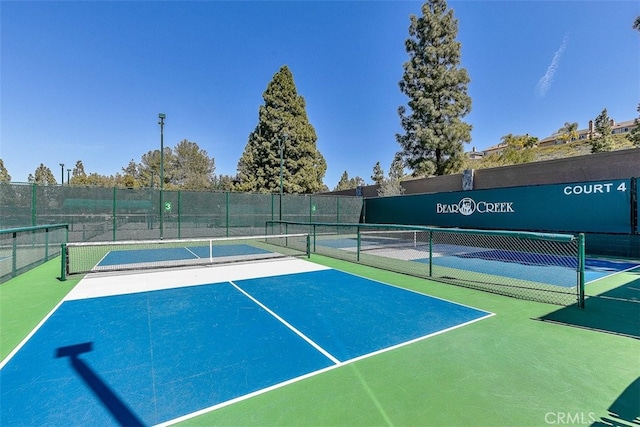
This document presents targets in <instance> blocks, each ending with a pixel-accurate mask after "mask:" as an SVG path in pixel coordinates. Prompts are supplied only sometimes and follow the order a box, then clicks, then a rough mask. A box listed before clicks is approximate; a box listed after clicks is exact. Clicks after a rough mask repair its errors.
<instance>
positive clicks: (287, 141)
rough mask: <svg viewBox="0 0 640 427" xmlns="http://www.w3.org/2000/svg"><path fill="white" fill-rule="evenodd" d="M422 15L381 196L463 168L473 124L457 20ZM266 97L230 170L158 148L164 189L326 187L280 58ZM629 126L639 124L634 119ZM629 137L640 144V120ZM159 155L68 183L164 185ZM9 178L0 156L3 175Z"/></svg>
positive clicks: (603, 133)
mask: <svg viewBox="0 0 640 427" xmlns="http://www.w3.org/2000/svg"><path fill="white" fill-rule="evenodd" d="M421 12H422V14H421V16H415V15H411V16H410V17H409V20H410V23H409V37H408V38H407V39H406V41H405V50H406V52H407V54H408V56H409V59H408V61H407V62H405V63H404V64H403V66H402V67H403V74H402V79H401V80H400V82H399V84H398V85H399V89H400V91H401V92H402V93H403V94H404V95H406V97H407V98H408V101H407V104H406V105H401V106H400V107H398V115H399V117H400V124H401V127H402V129H403V131H404V132H403V133H399V134H396V136H395V139H396V142H397V144H398V145H399V146H400V149H399V151H398V152H397V153H396V154H395V156H394V158H393V161H392V163H391V166H390V168H389V171H388V174H387V176H386V177H385V174H384V171H383V169H382V167H381V165H380V162H377V163H376V164H375V165H374V167H373V171H372V175H371V179H372V180H373V182H374V184H377V185H378V186H379V194H380V195H381V196H385V195H396V194H402V192H403V190H402V186H401V185H400V181H401V179H402V178H403V177H405V176H406V175H411V176H412V177H416V178H417V177H424V176H430V175H445V174H452V173H457V172H460V171H461V170H462V169H463V168H464V166H465V153H464V144H467V143H469V142H470V141H471V130H472V126H471V125H470V124H468V123H466V122H465V121H464V120H463V119H464V117H465V116H466V115H467V114H468V113H469V112H470V111H471V97H470V96H469V94H468V91H467V86H468V84H469V83H470V81H471V79H470V77H469V75H468V73H467V71H466V70H465V69H464V68H461V67H460V62H461V60H460V57H461V44H460V43H459V42H458V41H457V40H456V37H457V34H458V21H457V20H456V19H455V18H454V12H453V10H452V9H450V8H449V7H448V5H447V2H446V0H427V1H426V2H425V3H424V4H423V5H422V7H421ZM633 28H634V29H636V30H640V17H638V18H636V19H635V21H634V23H633ZM263 100H264V103H263V105H261V106H260V107H259V111H258V124H257V125H256V127H255V129H254V130H253V131H252V132H251V133H250V134H249V136H248V141H247V144H246V146H245V149H244V152H243V153H242V155H241V157H240V160H239V161H238V165H237V174H236V175H235V176H227V175H216V174H215V161H214V159H213V157H210V156H209V154H208V153H207V152H206V151H205V150H203V149H201V148H200V147H199V146H198V144H197V143H195V142H192V141H188V140H186V139H185V140H183V141H180V142H179V143H178V144H177V145H176V146H175V147H174V148H170V147H165V148H164V153H162V154H163V156H162V157H163V158H164V168H163V174H162V175H163V179H164V182H162V186H163V187H164V188H166V189H185V190H224V191H248V192H264V193H273V192H280V191H281V192H283V193H297V194H310V193H317V192H323V191H329V188H328V187H327V186H326V185H325V184H324V183H323V178H324V175H325V173H326V169H327V164H326V160H325V158H324V156H323V155H322V153H320V151H319V150H318V147H317V145H316V142H317V136H316V132H315V129H314V128H313V126H312V124H311V123H310V122H309V119H308V117H307V113H306V103H305V100H304V98H303V97H302V96H301V95H299V94H298V93H297V89H296V85H295V83H294V79H293V74H292V72H291V70H289V68H288V67H287V66H286V65H284V66H283V67H281V68H280V70H279V71H278V72H277V73H276V74H275V75H274V76H273V78H272V80H271V81H270V82H269V83H268V85H267V88H266V90H265V91H264V93H263ZM638 112H639V113H640V104H639V105H638ZM610 121H611V119H610V118H609V117H608V115H607V110H606V109H604V110H603V111H602V113H601V114H600V115H599V116H598V117H597V118H596V119H595V121H594V124H595V130H596V134H595V137H594V138H592V141H591V144H592V151H593V152H598V151H607V150H610V149H611V146H612V140H611V124H610ZM635 123H636V125H638V124H639V121H638V119H636V121H635ZM577 126H578V124H577V123H569V122H567V123H565V125H564V126H563V127H562V128H561V129H560V130H559V133H560V138H566V139H567V140H568V141H571V140H572V139H573V138H575V137H576V136H577ZM628 138H629V139H630V140H631V141H632V142H633V144H634V145H635V146H637V147H640V126H637V127H636V128H635V129H634V130H633V131H632V132H631V133H630V134H629V135H628ZM502 142H503V143H504V144H505V145H506V149H505V150H504V151H503V152H502V153H501V154H500V157H499V158H498V159H495V160H496V161H497V162H498V163H499V164H514V163H523V162H527V161H531V159H532V156H533V155H532V153H531V149H532V147H534V146H535V144H536V143H537V138H535V137H530V136H529V135H512V134H508V135H505V136H504V137H503V138H502ZM160 158H161V156H160V150H153V151H149V152H147V153H146V154H144V155H142V158H141V160H140V162H138V163H136V162H135V161H134V160H131V161H130V162H129V164H128V165H127V166H126V167H123V168H122V170H121V172H119V173H116V174H115V175H112V176H103V175H99V174H96V173H89V174H87V173H86V172H85V170H84V166H83V164H82V161H81V160H78V161H77V162H76V164H75V167H74V168H73V175H70V176H69V179H68V185H82V186H86V185H94V186H107V187H113V186H117V187H127V188H140V187H160V185H161V183H160V175H161V174H160ZM69 172H70V171H69ZM10 180H11V177H10V175H9V173H8V171H7V169H6V168H5V166H4V163H3V161H2V159H0V182H7V181H10ZM28 181H29V182H32V183H37V184H45V185H54V184H57V182H56V179H55V177H54V174H53V173H52V172H51V170H50V169H49V168H48V167H47V166H45V165H44V164H42V163H41V164H40V165H39V166H38V167H37V169H36V170H35V172H34V174H30V175H29V177H28ZM63 181H64V171H63ZM364 184H365V181H364V179H363V178H361V177H358V176H356V177H353V178H350V177H349V175H348V172H347V171H344V173H343V174H342V176H341V178H340V181H339V182H338V184H337V186H336V187H335V188H334V190H343V189H353V188H355V187H357V186H359V185H364Z"/></svg>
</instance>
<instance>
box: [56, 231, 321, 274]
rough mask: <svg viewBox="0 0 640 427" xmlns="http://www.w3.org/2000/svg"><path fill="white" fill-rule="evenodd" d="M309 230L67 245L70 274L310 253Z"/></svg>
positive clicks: (66, 262)
mask: <svg viewBox="0 0 640 427" xmlns="http://www.w3.org/2000/svg"><path fill="white" fill-rule="evenodd" d="M308 241H309V236H308V234H288V235H277V236H240V237H217V238H209V239H167V240H164V239H163V240H140V241H121V242H74V243H68V244H66V245H64V256H63V257H62V258H61V262H62V263H63V265H62V270H64V272H65V274H66V275H71V274H78V273H89V272H109V271H125V270H147V269H160V268H171V267H185V266H195V265H212V264H227V263H233V262H250V261H258V260H265V259H274V258H282V257H290V256H308V255H309V247H308Z"/></svg>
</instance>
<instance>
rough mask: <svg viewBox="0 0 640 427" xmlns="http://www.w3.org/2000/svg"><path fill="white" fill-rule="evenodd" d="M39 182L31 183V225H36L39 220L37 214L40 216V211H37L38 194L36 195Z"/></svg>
mask: <svg viewBox="0 0 640 427" xmlns="http://www.w3.org/2000/svg"><path fill="white" fill-rule="evenodd" d="M37 185H38V184H36V183H35V182H34V183H33V185H31V226H32V227H35V226H36V222H38V220H37V216H38V212H37V207H36V205H37V200H38V198H37V196H36V188H37V187H36V186H37Z"/></svg>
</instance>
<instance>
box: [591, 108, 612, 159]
mask: <svg viewBox="0 0 640 427" xmlns="http://www.w3.org/2000/svg"><path fill="white" fill-rule="evenodd" d="M593 124H594V127H595V131H596V136H595V137H594V138H592V139H591V152H592V153H599V152H602V151H611V150H612V149H613V137H612V136H611V119H610V118H609V114H608V113H607V109H606V108H605V109H604V110H602V112H601V113H600V115H598V117H596V119H595V120H594V122H593Z"/></svg>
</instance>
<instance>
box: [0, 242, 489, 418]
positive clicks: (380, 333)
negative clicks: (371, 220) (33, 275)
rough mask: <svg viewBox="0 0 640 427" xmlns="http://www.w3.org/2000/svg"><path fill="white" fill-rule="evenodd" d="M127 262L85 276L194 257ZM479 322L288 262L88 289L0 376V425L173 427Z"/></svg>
mask: <svg viewBox="0 0 640 427" xmlns="http://www.w3.org/2000/svg"><path fill="white" fill-rule="evenodd" d="M225 251H226V252H224V251H223V252H220V253H219V255H220V256H237V255H241V256H243V255H246V254H247V253H249V252H253V249H250V248H247V247H246V246H245V245H229V246H227V248H226V249H225ZM134 252H135V251H131V252H129V253H127V252H126V251H120V252H110V253H108V254H107V255H106V256H105V257H103V258H102V259H101V261H100V263H99V264H113V263H115V262H131V263H134V264H139V263H145V262H157V261H162V260H165V259H168V260H173V259H174V258H176V257H188V256H192V255H193V254H194V253H196V252H197V251H194V250H192V249H189V248H187V250H184V248H169V249H167V248H161V249H156V250H155V252H154V251H153V250H152V249H143V250H142V251H141V253H139V254H138V255H134ZM260 253H261V251H257V253H256V254H255V255H258V256H259V255H260ZM201 255H205V254H201ZM205 256H206V255H205ZM491 316H492V313H491V312H489V311H486V310H482V309H477V308H473V307H470V306H467V305H463V304H459V303H454V302H450V301H447V300H444V299H441V298H435V297H431V296H427V295H425V294H423V293H419V292H415V291H411V290H407V289H403V288H400V287H396V286H391V285H388V284H385V283H381V282H379V281H375V280H370V279H367V278H364V277H361V276H357V275H354V274H349V273H346V272H343V271H338V270H335V269H332V268H328V267H326V266H322V265H319V264H317V263H311V262H309V261H306V260H301V259H295V258H282V259H272V260H262V261H253V262H251V263H245V262H235V263H233V264H225V265H217V266H215V267H210V266H208V267H200V268H189V269H172V270H163V271H146V272H135V273H130V274H127V275H123V274H118V275H115V274H113V273H111V274H106V273H98V274H93V275H88V276H86V277H85V278H84V279H82V280H81V281H80V282H79V283H78V284H77V285H76V286H75V287H74V288H73V289H72V290H71V292H69V293H68V294H67V295H66V296H65V297H64V299H63V301H62V302H61V303H60V304H59V305H58V306H57V307H56V308H55V309H54V310H53V311H52V312H51V313H50V315H48V316H47V317H46V318H45V319H44V320H43V321H42V322H41V324H40V325H39V326H38V327H37V328H36V329H34V331H33V333H32V334H31V335H30V336H29V337H28V339H26V340H25V341H24V342H23V343H22V344H21V345H20V346H18V347H17V348H16V350H15V351H14V352H13V353H12V354H11V355H10V356H9V357H8V358H6V359H5V360H4V361H3V362H2V365H1V368H2V369H1V371H0V381H1V382H2V390H1V391H0V393H1V401H2V406H3V409H2V419H1V420H0V424H2V425H16V424H28V425H77V424H83V425H87V424H91V425H157V424H163V423H174V422H177V421H183V420H186V419H189V418H191V417H193V416H196V415H200V414H202V413H206V412H209V411H212V410H215V409H219V408H222V407H225V406H228V405H230V404H232V403H237V402H240V401H242V400H245V399H247V398H250V397H254V396H257V395H261V394H263V393H265V392H267V391H272V390H275V389H278V388H281V387H283V386H287V385H291V384H293V383H296V382H299V381H301V380H304V379H307V378H311V377H314V376H317V375H320V374H323V373H326V372H328V371H332V370H336V369H340V368H343V367H344V366H345V365H351V364H352V363H354V362H356V361H360V360H365V359H368V358H371V357H376V356H379V355H381V354H383V353H388V352H390V351H395V350H397V349H399V348H401V347H405V346H407V345H411V344H415V343H417V342H421V341H423V340H425V339H427V338H429V337H433V336H436V335H440V334H443V333H446V332H448V331H451V330H453V329H457V328H460V327H463V326H466V325H470V324H471V323H474V322H477V321H479V320H482V319H486V318H488V317H491Z"/></svg>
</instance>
